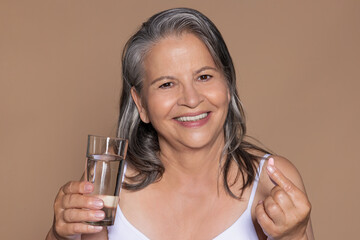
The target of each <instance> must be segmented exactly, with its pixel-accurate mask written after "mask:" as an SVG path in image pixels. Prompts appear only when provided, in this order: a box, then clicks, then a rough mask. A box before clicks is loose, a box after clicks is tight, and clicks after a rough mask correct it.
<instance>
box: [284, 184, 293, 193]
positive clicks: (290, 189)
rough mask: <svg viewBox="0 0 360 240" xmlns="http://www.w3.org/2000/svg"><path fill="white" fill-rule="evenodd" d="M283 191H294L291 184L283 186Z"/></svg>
mask: <svg viewBox="0 0 360 240" xmlns="http://www.w3.org/2000/svg"><path fill="white" fill-rule="evenodd" d="M284 190H285V191H286V192H291V191H293V190H294V187H293V186H292V185H291V184H285V186H284Z"/></svg>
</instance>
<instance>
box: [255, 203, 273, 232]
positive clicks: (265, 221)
mask: <svg viewBox="0 0 360 240" xmlns="http://www.w3.org/2000/svg"><path fill="white" fill-rule="evenodd" d="M255 216H256V220H257V221H258V223H259V224H260V226H261V228H262V230H263V231H264V233H265V234H266V235H267V236H268V235H269V234H270V233H271V232H272V229H274V228H275V224H274V222H273V221H272V220H271V218H269V216H268V215H267V213H266V211H265V208H264V202H263V201H260V202H259V203H258V205H257V206H256V208H255Z"/></svg>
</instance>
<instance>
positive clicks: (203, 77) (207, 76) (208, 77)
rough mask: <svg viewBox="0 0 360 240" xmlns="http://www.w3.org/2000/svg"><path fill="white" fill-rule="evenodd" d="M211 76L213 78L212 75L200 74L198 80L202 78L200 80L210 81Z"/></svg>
mask: <svg viewBox="0 0 360 240" xmlns="http://www.w3.org/2000/svg"><path fill="white" fill-rule="evenodd" d="M210 78H212V76H211V75H207V74H204V75H201V76H199V77H198V80H200V81H208V80H210Z"/></svg>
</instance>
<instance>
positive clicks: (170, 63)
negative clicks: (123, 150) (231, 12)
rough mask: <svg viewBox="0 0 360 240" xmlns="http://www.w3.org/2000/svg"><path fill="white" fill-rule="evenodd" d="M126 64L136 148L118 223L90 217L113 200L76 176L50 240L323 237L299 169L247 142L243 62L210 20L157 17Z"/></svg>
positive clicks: (185, 14) (128, 113)
mask: <svg viewBox="0 0 360 240" xmlns="http://www.w3.org/2000/svg"><path fill="white" fill-rule="evenodd" d="M122 63H123V92H122V97H121V106H120V118H119V133H118V135H119V136H120V137H123V138H127V139H129V149H128V166H127V171H126V183H125V184H124V185H123V191H122V192H121V196H120V199H121V200H120V202H119V205H120V207H118V210H117V215H116V220H115V225H114V226H112V227H109V228H108V229H106V228H102V227H94V226H90V225H87V224H85V223H83V222H84V221H96V220H101V219H102V218H103V217H104V214H103V212H102V211H101V210H100V209H101V208H102V205H103V203H102V201H101V200H99V199H96V198H94V197H90V196H85V195H83V194H84V193H89V192H91V191H92V189H93V186H92V185H91V184H90V183H87V182H70V183H68V184H66V185H64V186H63V187H62V188H61V189H60V191H59V194H58V196H57V198H56V200H55V204H54V210H55V217H54V224H53V228H52V229H51V230H50V232H49V234H48V237H47V238H48V239H56V238H58V239H266V238H267V237H269V239H313V233H312V229H311V223H310V208H311V207H310V203H309V201H308V199H307V196H306V193H305V189H304V185H303V183H302V180H301V177H300V175H299V173H298V172H297V170H296V168H295V167H294V166H293V165H292V164H291V163H290V162H289V161H288V160H286V159H284V158H282V157H279V156H270V154H268V152H266V151H265V150H263V149H261V148H259V147H257V146H255V145H253V144H251V143H249V142H247V141H245V140H244V136H245V130H246V128H245V121H244V113H243V110H242V107H241V103H240V101H239V97H238V93H237V90H236V78H235V70H234V66H233V63H232V60H231V57H230V54H229V52H228V50H227V47H226V45H225V43H224V41H223V39H222V36H221V34H220V33H219V31H218V30H217V28H216V27H215V25H214V24H213V23H212V22H211V21H210V20H209V19H208V18H206V17H205V16H204V15H202V14H201V13H199V12H197V11H195V10H192V9H184V8H180V9H170V10H167V11H164V12H160V13H158V14H156V15H154V16H153V17H151V18H150V19H149V20H148V21H147V22H145V23H144V24H143V25H142V27H141V28H140V30H139V31H138V32H137V33H136V34H135V35H134V36H132V37H131V38H130V40H129V41H128V43H127V45H126V46H125V49H124V53H123V62H122ZM263 169H265V171H262V170H263ZM84 209H87V210H84Z"/></svg>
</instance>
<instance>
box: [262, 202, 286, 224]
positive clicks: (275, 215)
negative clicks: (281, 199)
mask: <svg viewBox="0 0 360 240" xmlns="http://www.w3.org/2000/svg"><path fill="white" fill-rule="evenodd" d="M263 205H264V210H265V212H266V214H267V215H268V217H269V218H270V219H271V220H272V221H273V222H274V224H275V225H280V224H282V223H284V222H285V220H286V219H285V213H284V211H283V210H282V208H281V207H280V206H279V204H277V203H276V202H275V201H274V199H273V198H272V197H271V196H270V197H267V198H266V199H265V200H264V204H263Z"/></svg>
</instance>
